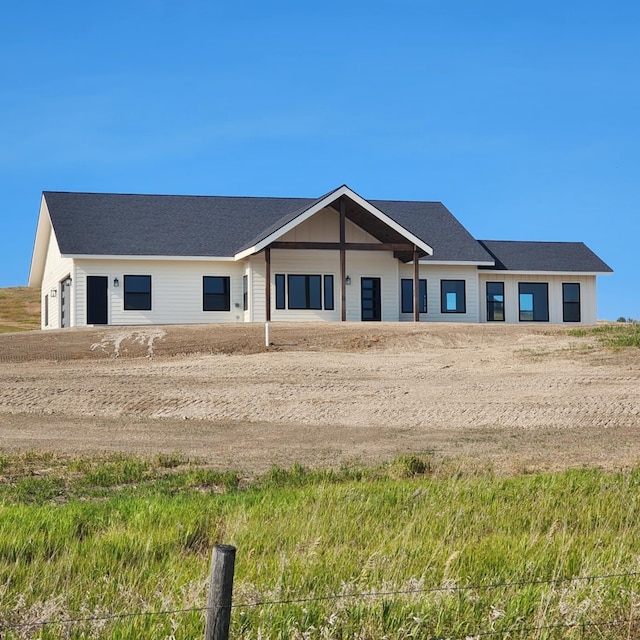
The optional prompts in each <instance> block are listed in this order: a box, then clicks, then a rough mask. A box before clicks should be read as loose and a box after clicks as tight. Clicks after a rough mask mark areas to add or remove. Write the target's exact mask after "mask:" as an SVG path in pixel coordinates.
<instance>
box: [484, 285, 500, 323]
mask: <svg viewBox="0 0 640 640" xmlns="http://www.w3.org/2000/svg"><path fill="white" fill-rule="evenodd" d="M487 322H504V282H487Z"/></svg>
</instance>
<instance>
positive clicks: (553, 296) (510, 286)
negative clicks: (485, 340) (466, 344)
mask: <svg viewBox="0 0 640 640" xmlns="http://www.w3.org/2000/svg"><path fill="white" fill-rule="evenodd" d="M487 282H504V298H505V301H504V308H505V322H507V323H512V324H515V323H518V322H520V319H519V318H520V312H519V300H518V283H519V282H546V283H547V284H548V285H549V323H550V324H562V283H564V282H577V283H579V284H580V318H581V321H580V323H579V324H595V323H596V322H597V304H596V302H597V300H596V276H591V275H572V274H570V273H569V274H561V275H552V274H549V275H547V274H539V275H527V274H506V273H504V272H500V271H490V272H486V271H482V272H480V273H479V285H480V322H486V321H487V305H486V283H487ZM537 324H543V323H537ZM567 324H569V323H567ZM570 324H576V323H570Z"/></svg>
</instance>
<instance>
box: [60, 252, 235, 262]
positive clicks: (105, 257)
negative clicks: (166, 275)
mask: <svg viewBox="0 0 640 640" xmlns="http://www.w3.org/2000/svg"><path fill="white" fill-rule="evenodd" d="M62 257H63V258H72V259H73V260H135V261H145V262H148V261H151V260H156V261H161V260H162V261H172V262H234V257H233V256H227V257H224V256H136V255H100V254H85V253H65V254H63V256H62Z"/></svg>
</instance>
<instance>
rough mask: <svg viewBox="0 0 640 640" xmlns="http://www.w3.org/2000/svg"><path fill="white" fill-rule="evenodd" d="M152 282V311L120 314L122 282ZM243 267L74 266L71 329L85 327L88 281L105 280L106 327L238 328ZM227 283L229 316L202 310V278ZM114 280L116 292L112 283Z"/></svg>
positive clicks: (227, 264)
mask: <svg viewBox="0 0 640 640" xmlns="http://www.w3.org/2000/svg"><path fill="white" fill-rule="evenodd" d="M125 275H145V276H147V275H148V276H151V310H150V311H132V310H125V309H124V276H125ZM243 275H244V265H243V264H242V263H237V262H232V261H229V262H226V261H224V262H223V261H204V260H203V261H183V262H181V261H178V260H176V261H173V260H129V261H115V260H77V261H76V271H75V277H74V279H73V293H74V300H75V305H76V323H75V326H86V317H87V316H86V283H87V276H107V277H108V291H107V300H108V303H107V315H108V323H109V324H110V325H141V324H191V323H203V324H205V323H219V322H242V321H243V315H244V313H243V311H242V276H243ZM203 276H229V277H230V279H231V280H230V285H231V291H230V299H231V310H230V311H203V310H202V277H203ZM116 277H117V278H118V280H119V281H120V286H119V287H114V285H113V280H114V278H116Z"/></svg>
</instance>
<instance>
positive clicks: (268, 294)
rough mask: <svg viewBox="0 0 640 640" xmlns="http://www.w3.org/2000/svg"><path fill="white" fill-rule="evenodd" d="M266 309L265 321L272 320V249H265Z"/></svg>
mask: <svg viewBox="0 0 640 640" xmlns="http://www.w3.org/2000/svg"><path fill="white" fill-rule="evenodd" d="M264 311H265V321H266V322H271V249H270V248H269V247H267V248H266V249H265V250H264Z"/></svg>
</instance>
